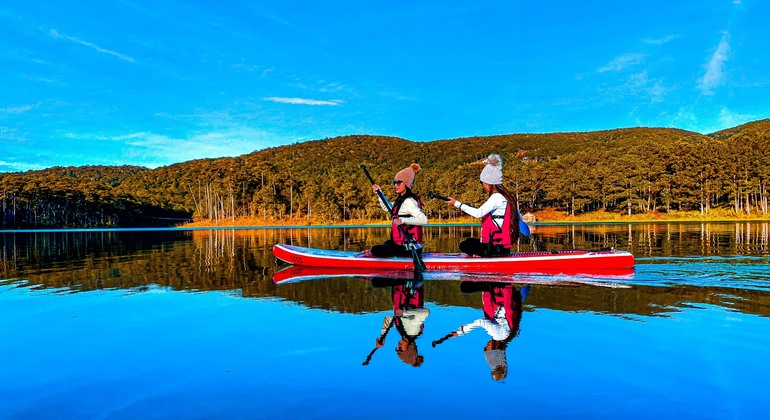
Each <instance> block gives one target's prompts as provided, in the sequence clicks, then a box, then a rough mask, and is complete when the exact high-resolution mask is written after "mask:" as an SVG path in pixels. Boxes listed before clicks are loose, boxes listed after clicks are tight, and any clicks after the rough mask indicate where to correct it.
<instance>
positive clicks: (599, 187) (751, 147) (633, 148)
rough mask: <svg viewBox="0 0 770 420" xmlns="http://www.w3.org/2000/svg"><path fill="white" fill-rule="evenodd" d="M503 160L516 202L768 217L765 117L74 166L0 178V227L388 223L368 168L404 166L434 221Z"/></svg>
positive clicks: (571, 209)
mask: <svg viewBox="0 0 770 420" xmlns="http://www.w3.org/2000/svg"><path fill="white" fill-rule="evenodd" d="M489 153H499V154H501V155H502V156H503V158H504V161H505V163H504V172H505V184H506V185H507V186H508V187H509V189H510V190H511V191H512V192H513V193H514V194H516V196H517V197H518V198H519V201H520V203H521V207H522V208H523V209H526V210H529V211H537V210H538V209H543V208H553V209H556V210H558V211H564V212H567V213H569V214H573V215H579V214H581V213H586V212H591V211H596V210H600V209H601V210H603V211H607V212H614V213H617V214H635V213H645V212H652V211H657V212H667V211H670V210H677V211H699V212H701V214H706V213H708V212H709V211H711V210H712V209H721V210H724V209H731V210H732V211H734V212H735V213H736V214H737V213H743V214H767V211H768V205H767V195H768V194H767V182H768V180H770V165H769V163H770V162H769V160H770V120H761V121H756V122H753V123H750V124H745V125H742V126H740V127H735V128H733V129H730V130H724V131H721V132H718V133H714V134H712V135H710V136H704V135H700V134H698V133H692V132H687V131H683V130H676V129H666V128H629V129H617V130H607V131H597V132H589V133H551V134H514V135H500V136H489V137H470V138H459V139H452V140H440V141H433V142H425V143H420V142H412V141H408V140H404V139H399V138H394V137H384V136H365V135H355V136H344V137H338V138H332V139H324V140H317V141H310V142H306V143H300V144H294V145H291V146H284V147H276V148H270V149H265V150H260V151H256V152H253V153H250V154H247V155H243V156H239V157H235V158H219V159H200V160H193V161H189V162H184V163H179V164H175V165H170V166H166V167H161V168H157V169H153V170H150V169H146V168H140V167H133V166H119V167H111V166H84V167H69V168H61V167H56V168H50V169H45V170H41V171H28V172H23V173H5V174H0V216H2V217H0V228H5V229H8V228H23V227H46V226H52V227H78V226H137V225H142V226H148V225H157V224H175V223H179V222H180V221H184V220H186V219H195V220H197V221H206V220H209V221H215V222H217V223H231V222H233V221H234V220H236V218H249V220H252V221H264V223H271V222H276V221H291V222H295V223H305V222H312V223H329V222H345V221H348V220H383V221H384V220H385V218H386V215H385V214H384V213H383V212H382V210H381V209H380V208H379V205H378V204H377V200H376V198H375V195H374V194H373V193H372V191H371V187H370V184H369V181H368V180H367V179H366V177H365V176H364V174H363V172H362V171H361V169H360V165H361V164H364V165H366V166H367V167H368V168H369V171H370V173H371V174H372V176H373V177H374V179H375V181H376V182H378V183H379V184H380V185H381V186H382V188H383V190H384V191H385V192H386V195H388V196H389V197H390V198H391V199H393V198H394V196H393V190H392V186H391V184H390V181H391V180H392V179H393V176H394V175H395V173H396V172H397V171H399V170H401V169H403V168H405V167H406V166H408V165H409V164H410V163H412V162H417V163H419V164H420V165H421V166H422V167H423V171H422V172H421V173H420V174H419V175H418V176H417V180H416V183H415V192H416V193H417V194H419V195H422V196H423V204H424V207H425V212H426V214H427V215H428V216H429V218H431V219H433V220H442V221H446V220H447V219H452V218H454V217H458V216H460V214H459V213H458V212H457V210H456V209H454V208H450V207H448V206H446V205H445V204H444V203H442V202H437V201H436V200H430V199H428V197H427V192H428V191H434V192H437V193H440V194H442V195H450V196H453V197H455V198H457V199H459V200H461V201H463V202H467V203H469V204H476V205H478V204H480V203H482V202H483V200H484V198H485V197H484V193H483V191H482V189H481V188H480V187H479V184H478V176H479V173H480V172H481V169H482V168H483V162H482V160H483V159H484V158H485V157H486V156H487V155H488V154H489Z"/></svg>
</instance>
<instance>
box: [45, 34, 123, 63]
mask: <svg viewBox="0 0 770 420" xmlns="http://www.w3.org/2000/svg"><path fill="white" fill-rule="evenodd" d="M48 34H49V35H51V36H52V37H54V38H56V39H62V40H65V41H69V42H74V43H75V44H79V45H83V46H86V47H89V48H91V49H94V50H96V51H98V52H100V53H103V54H108V55H111V56H114V57H117V58H119V59H121V60H123V61H128V62H129V63H133V62H134V58H133V57H129V56H127V55H123V54H121V53H118V52H115V51H111V50H108V49H106V48H102V47H100V46H98V45H96V44H92V43H90V42H87V41H83V40H82V39H78V38H75V37H74V36H69V35H64V34H61V33H59V31H57V30H56V29H51V30H50V31H48Z"/></svg>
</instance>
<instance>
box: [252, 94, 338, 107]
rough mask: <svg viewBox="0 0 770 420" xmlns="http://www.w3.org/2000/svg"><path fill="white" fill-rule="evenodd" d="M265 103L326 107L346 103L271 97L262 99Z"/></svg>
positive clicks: (334, 100)
mask: <svg viewBox="0 0 770 420" xmlns="http://www.w3.org/2000/svg"><path fill="white" fill-rule="evenodd" d="M262 99H264V100H265V101H270V102H278V103H282V104H293V105H325V106H337V105H340V104H342V103H343V102H344V101H341V100H337V99H333V100H331V101H321V100H318V99H305V98H283V97H279V96H271V97H268V98H262Z"/></svg>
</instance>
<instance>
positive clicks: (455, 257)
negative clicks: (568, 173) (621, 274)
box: [273, 244, 634, 273]
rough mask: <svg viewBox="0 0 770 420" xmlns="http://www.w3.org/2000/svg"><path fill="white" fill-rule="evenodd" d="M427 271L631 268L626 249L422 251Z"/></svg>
mask: <svg viewBox="0 0 770 420" xmlns="http://www.w3.org/2000/svg"><path fill="white" fill-rule="evenodd" d="M273 255H275V257H276V258H278V259H280V260H283V261H285V262H287V263H289V264H294V265H299V266H308V267H330V268H334V267H344V268H346V269H351V268H367V269H376V270H413V269H414V264H413V262H412V258H410V257H407V258H377V257H373V256H371V254H369V253H368V252H354V251H337V250H328V249H317V248H305V247H300V246H293V245H286V244H276V245H275V246H273ZM422 260H423V262H424V263H425V267H426V269H427V270H431V271H465V272H485V273H559V272H565V273H576V272H580V271H582V270H592V271H593V270H615V269H631V268H633V267H634V256H633V255H631V253H630V252H628V251H618V250H614V249H611V250H601V251H550V252H547V251H543V252H515V253H512V254H511V255H510V256H505V257H491V258H481V257H471V256H468V255H466V254H463V253H438V252H426V253H424V254H422Z"/></svg>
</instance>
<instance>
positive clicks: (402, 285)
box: [364, 278, 430, 367]
mask: <svg viewBox="0 0 770 420" xmlns="http://www.w3.org/2000/svg"><path fill="white" fill-rule="evenodd" d="M372 285H373V286H374V287H385V286H388V285H390V286H391V290H392V293H393V315H392V316H386V317H385V319H384V320H383V321H382V329H381V330H380V336H379V337H377V339H376V340H375V348H374V350H372V352H371V353H370V354H369V356H368V357H367V359H366V361H365V362H364V365H367V364H369V361H370V360H371V357H372V355H373V354H374V352H375V351H376V350H377V349H379V348H381V347H383V346H384V345H385V340H386V339H387V336H388V333H389V332H390V330H391V329H393V328H394V327H395V330H396V331H398V333H399V335H400V337H401V338H400V339H399V341H398V344H397V345H396V355H397V356H398V358H399V359H401V361H402V362H404V363H406V364H408V365H410V366H413V367H420V366H421V365H422V363H423V360H424V358H423V356H421V355H420V354H419V352H418V350H417V342H416V340H417V337H419V336H420V335H422V333H423V330H424V327H425V319H426V318H427V317H428V315H429V314H430V310H428V309H426V308H425V307H424V305H425V301H424V295H423V292H424V286H423V282H422V279H415V280H414V281H411V280H410V281H398V280H395V279H388V278H376V279H373V280H372Z"/></svg>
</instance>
